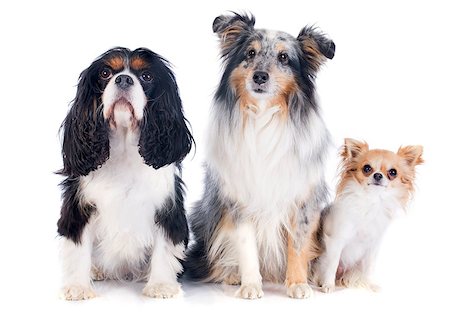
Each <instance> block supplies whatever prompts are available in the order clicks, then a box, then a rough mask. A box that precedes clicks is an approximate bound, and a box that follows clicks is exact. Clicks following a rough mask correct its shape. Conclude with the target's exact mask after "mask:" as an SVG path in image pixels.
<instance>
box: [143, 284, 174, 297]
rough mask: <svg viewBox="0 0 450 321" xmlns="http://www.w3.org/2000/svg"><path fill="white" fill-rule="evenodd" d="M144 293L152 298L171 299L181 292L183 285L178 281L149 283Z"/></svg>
mask: <svg viewBox="0 0 450 321" xmlns="http://www.w3.org/2000/svg"><path fill="white" fill-rule="evenodd" d="M142 293H143V294H144V295H145V296H148V297H150V298H157V299H169V298H173V297H175V296H177V295H178V294H179V293H181V286H180V285H179V284H178V283H152V284H147V285H146V286H145V288H144V290H143V291H142Z"/></svg>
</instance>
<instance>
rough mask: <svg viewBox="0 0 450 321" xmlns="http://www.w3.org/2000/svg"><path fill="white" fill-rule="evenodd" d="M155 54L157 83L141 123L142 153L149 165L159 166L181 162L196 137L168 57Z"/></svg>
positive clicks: (154, 64)
mask: <svg viewBox="0 0 450 321" xmlns="http://www.w3.org/2000/svg"><path fill="white" fill-rule="evenodd" d="M152 55H153V59H152V62H151V66H152V68H153V71H152V72H153V75H155V79H154V81H155V86H154V89H153V92H152V99H150V100H149V102H148V103H147V106H146V107H145V109H144V117H143V119H142V121H141V123H140V131H141V136H140V138H139V153H140V155H141V156H142V157H143V159H144V161H145V163H146V164H147V165H149V166H153V167H154V168H155V169H158V168H160V167H163V166H165V165H169V164H172V163H177V162H181V160H183V158H184V157H185V156H186V155H187V154H188V153H189V151H190V150H191V146H192V143H193V138H192V135H191V133H190V131H189V129H188V127H187V125H186V119H185V118H184V116H183V108H182V105H181V99H180V96H179V94H178V86H177V83H176V81H175V76H174V74H173V73H172V71H171V70H170V68H169V67H168V63H167V61H166V60H164V59H163V58H161V57H159V56H157V55H156V54H154V53H152Z"/></svg>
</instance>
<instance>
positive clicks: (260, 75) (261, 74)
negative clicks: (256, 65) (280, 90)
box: [253, 71, 269, 85]
mask: <svg viewBox="0 0 450 321" xmlns="http://www.w3.org/2000/svg"><path fill="white" fill-rule="evenodd" d="M268 80H269V74H268V73H267V72H265V71H257V72H255V73H254V74H253V81H254V82H255V83H257V84H258V85H261V84H264V83H266V82H267V81H268Z"/></svg>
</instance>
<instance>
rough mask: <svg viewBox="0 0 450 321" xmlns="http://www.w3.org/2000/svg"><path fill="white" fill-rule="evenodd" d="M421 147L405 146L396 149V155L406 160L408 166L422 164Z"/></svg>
mask: <svg viewBox="0 0 450 321" xmlns="http://www.w3.org/2000/svg"><path fill="white" fill-rule="evenodd" d="M422 153H423V147H422V146H420V145H415V146H405V147H400V148H399V149H398V152H397V155H399V156H400V157H402V158H403V159H405V160H406V163H407V164H408V165H409V166H413V167H414V166H416V165H420V164H422V163H423V158H422Z"/></svg>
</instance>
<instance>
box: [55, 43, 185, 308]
mask: <svg viewBox="0 0 450 321" xmlns="http://www.w3.org/2000/svg"><path fill="white" fill-rule="evenodd" d="M61 129H62V130H63V144H62V156H63V162H64V168H63V169H62V170H61V171H59V173H60V174H62V175H64V176H66V179H65V180H64V181H63V182H62V183H61V186H62V189H63V202H62V208H61V217H60V219H59V221H58V233H59V234H60V235H61V236H62V243H63V244H62V260H63V269H64V273H63V278H64V290H63V296H64V298H65V299H67V300H82V299H88V298H92V297H94V296H95V294H94V291H93V288H92V279H94V280H99V279H104V278H118V279H137V280H139V279H148V282H147V285H146V286H145V288H144V291H143V293H144V294H145V295H147V296H150V297H162V298H167V297H172V296H174V295H176V294H177V293H178V292H180V285H179V284H178V282H177V274H178V273H180V272H181V271H182V266H181V263H180V260H181V259H183V257H184V250H185V248H186V245H187V241H188V225H187V220H186V216H185V210H184V204H183V198H184V191H183V182H182V180H181V167H180V162H181V160H182V159H183V158H184V157H185V156H186V154H187V153H188V152H189V150H190V148H191V144H192V142H193V139H192V136H191V133H190V132H189V130H188V128H187V126H186V120H185V118H184V116H183V110H182V105H181V100H180V97H179V95H178V87H177V84H176V82H175V77H174V74H173V73H172V71H171V70H170V68H169V66H168V62H167V61H166V60H165V59H163V58H162V57H160V56H158V55H157V54H155V53H154V52H152V51H150V50H148V49H145V48H139V49H136V50H134V51H130V50H129V49H126V48H114V49H111V50H109V51H107V52H106V53H104V54H103V55H101V56H100V57H99V58H98V59H97V60H95V61H94V62H93V63H92V64H91V65H90V67H88V68H87V69H86V70H84V71H83V72H82V73H81V75H80V78H79V83H78V88H77V94H76V97H75V100H74V101H73V104H72V106H71V109H70V111H69V113H68V115H67V117H66V119H65V120H64V122H63V124H62V126H61Z"/></svg>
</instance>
